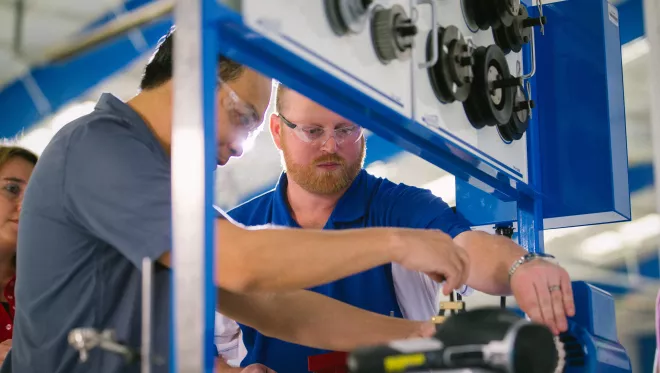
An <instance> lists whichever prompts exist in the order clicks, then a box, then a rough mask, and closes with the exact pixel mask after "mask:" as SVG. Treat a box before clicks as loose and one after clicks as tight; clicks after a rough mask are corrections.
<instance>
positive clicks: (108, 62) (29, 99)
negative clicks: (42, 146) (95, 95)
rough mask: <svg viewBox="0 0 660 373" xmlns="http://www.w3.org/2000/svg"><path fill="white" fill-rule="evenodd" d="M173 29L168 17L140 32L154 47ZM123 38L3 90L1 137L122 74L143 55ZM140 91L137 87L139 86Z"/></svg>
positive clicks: (38, 69) (43, 69)
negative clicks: (119, 73) (109, 78)
mask: <svg viewBox="0 0 660 373" xmlns="http://www.w3.org/2000/svg"><path fill="white" fill-rule="evenodd" d="M171 26H172V18H171V17H165V18H163V19H161V20H159V21H155V22H153V23H150V24H147V25H145V26H144V27H142V28H141V29H140V31H141V33H142V35H143V37H144V40H145V41H146V45H147V47H148V48H153V47H154V46H155V45H156V44H157V43H158V40H160V38H161V37H162V36H163V35H165V34H166V33H167V32H168V31H169V30H170V28H171ZM143 53H144V51H143V50H138V49H137V48H136V47H135V46H134V45H133V43H132V42H131V40H130V39H129V37H128V35H122V36H120V37H117V38H115V39H112V40H110V41H107V42H105V43H103V44H101V45H97V46H95V47H94V48H92V49H90V50H88V51H86V52H84V53H82V54H80V55H77V56H75V57H72V58H70V59H68V60H66V61H63V62H59V63H51V64H48V65H45V66H39V67H35V68H33V69H32V70H31V71H30V72H28V73H27V74H25V75H24V76H21V77H20V78H18V79H16V80H15V81H13V82H11V83H9V84H8V85H7V86H5V87H4V88H3V89H2V91H0V112H2V113H3V118H2V122H1V123H2V125H1V126H0V137H3V138H12V137H14V136H16V134H18V133H20V132H22V131H24V130H26V129H29V128H30V127H32V126H33V125H35V124H37V123H38V122H40V121H41V120H43V119H45V118H47V117H48V116H49V115H51V114H54V113H56V112H57V111H58V110H59V109H61V108H62V107H64V106H65V105H66V104H68V103H69V102H71V101H72V100H75V99H77V98H78V97H80V96H81V95H84V94H85V93H86V92H87V91H89V90H90V89H91V88H93V87H94V86H96V85H97V84H99V83H100V82H102V81H103V80H105V79H107V78H108V77H110V76H112V75H114V74H116V73H118V72H120V71H121V70H123V69H124V68H126V67H127V66H129V65H130V64H131V63H132V62H133V61H135V60H136V59H138V58H139V57H141V56H142V55H143ZM136 89H137V87H136Z"/></svg>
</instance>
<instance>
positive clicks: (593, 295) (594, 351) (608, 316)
mask: <svg viewBox="0 0 660 373" xmlns="http://www.w3.org/2000/svg"><path fill="white" fill-rule="evenodd" d="M573 294H574V295H575V310H576V313H575V316H574V317H572V318H570V319H569V330H568V331H567V332H566V333H563V335H562V336H561V340H562V341H563V342H564V345H565V347H566V350H567V357H566V364H567V366H566V369H565V370H564V372H565V373H581V372H599V373H624V372H631V371H632V366H631V363H630V359H629V358H628V355H627V353H626V350H625V348H624V347H623V346H622V345H621V344H620V343H619V339H618V336H617V331H616V323H615V322H614V320H615V319H616V318H615V307H614V299H613V298H612V296H611V295H610V294H608V293H606V292H604V291H602V290H600V289H597V288H595V287H593V286H592V285H589V284H587V283H585V282H581V281H576V282H573Z"/></svg>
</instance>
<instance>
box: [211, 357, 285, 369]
mask: <svg viewBox="0 0 660 373" xmlns="http://www.w3.org/2000/svg"><path fill="white" fill-rule="evenodd" d="M214 371H215V373H276V372H275V371H274V370H272V369H270V368H268V367H267V366H265V365H261V364H252V365H248V366H246V367H245V368H240V367H232V366H231V365H229V364H227V362H226V361H225V360H224V359H223V358H221V357H219V358H216V359H215V370H214Z"/></svg>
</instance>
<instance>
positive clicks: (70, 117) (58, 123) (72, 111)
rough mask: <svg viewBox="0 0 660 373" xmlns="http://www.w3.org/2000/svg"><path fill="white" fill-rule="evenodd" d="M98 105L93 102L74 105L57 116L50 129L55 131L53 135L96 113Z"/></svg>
mask: <svg viewBox="0 0 660 373" xmlns="http://www.w3.org/2000/svg"><path fill="white" fill-rule="evenodd" d="M95 106H96V103H95V102H93V101H84V102H78V103H75V104H72V105H70V106H68V107H66V108H64V109H62V110H61V111H60V112H59V113H57V114H55V116H54V117H53V119H52V120H51V121H50V128H52V129H53V135H55V134H56V133H57V131H59V130H60V129H62V127H64V126H65V125H67V124H69V123H70V122H73V121H74V120H76V119H78V118H80V117H82V116H83V115H87V114H89V113H91V112H92V111H94V107H95Z"/></svg>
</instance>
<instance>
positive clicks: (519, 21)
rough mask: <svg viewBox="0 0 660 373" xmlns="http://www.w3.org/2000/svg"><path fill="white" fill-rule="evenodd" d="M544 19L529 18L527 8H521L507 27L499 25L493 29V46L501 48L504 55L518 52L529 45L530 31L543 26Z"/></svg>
mask: <svg viewBox="0 0 660 373" xmlns="http://www.w3.org/2000/svg"><path fill="white" fill-rule="evenodd" d="M545 23H546V18H545V17H538V18H531V17H529V13H528V12H527V8H526V7H524V6H521V7H520V9H519V11H518V15H517V16H516V17H515V19H514V20H513V23H512V24H511V25H509V26H504V25H500V26H497V27H493V38H494V39H495V44H497V46H499V47H500V48H502V51H503V52H504V54H508V53H509V52H511V51H513V52H515V53H518V52H520V50H521V49H522V47H523V45H525V44H527V43H529V41H530V40H531V39H532V32H534V30H533V29H532V28H533V27H534V26H541V25H545Z"/></svg>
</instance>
